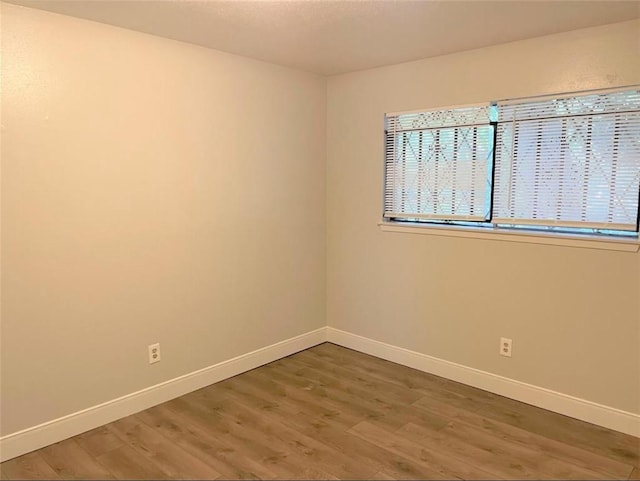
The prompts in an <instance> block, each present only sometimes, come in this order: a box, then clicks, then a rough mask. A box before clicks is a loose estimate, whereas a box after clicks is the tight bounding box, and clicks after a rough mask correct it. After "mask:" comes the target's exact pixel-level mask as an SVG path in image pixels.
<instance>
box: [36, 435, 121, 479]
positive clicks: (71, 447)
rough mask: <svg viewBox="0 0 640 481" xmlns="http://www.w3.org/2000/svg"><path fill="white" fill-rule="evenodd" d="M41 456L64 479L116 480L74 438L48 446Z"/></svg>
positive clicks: (41, 451)
mask: <svg viewBox="0 0 640 481" xmlns="http://www.w3.org/2000/svg"><path fill="white" fill-rule="evenodd" d="M40 455H41V456H42V459H44V460H45V461H46V462H47V464H48V465H49V466H51V467H52V468H53V470H54V471H55V472H56V473H57V474H58V476H60V478H62V479H114V477H113V475H112V474H111V472H110V471H109V470H108V469H106V468H105V467H104V466H103V465H101V464H100V463H98V462H97V461H96V460H95V458H94V457H92V456H91V455H90V454H89V453H88V452H87V451H85V450H84V449H83V448H82V447H81V446H80V444H79V443H78V442H77V440H76V439H74V438H71V439H67V440H65V441H61V442H59V443H56V444H52V445H51V446H47V447H46V448H43V449H41V450H40Z"/></svg>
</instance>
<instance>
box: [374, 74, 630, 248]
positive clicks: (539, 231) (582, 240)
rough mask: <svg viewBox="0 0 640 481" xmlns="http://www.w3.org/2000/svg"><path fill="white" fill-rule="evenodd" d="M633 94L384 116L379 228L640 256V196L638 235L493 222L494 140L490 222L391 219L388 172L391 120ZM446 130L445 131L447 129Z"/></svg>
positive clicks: (620, 89) (559, 95) (601, 91)
mask: <svg viewBox="0 0 640 481" xmlns="http://www.w3.org/2000/svg"><path fill="white" fill-rule="evenodd" d="M629 90H640V85H628V86H622V87H615V88H609V89H594V90H584V91H577V92H564V93H556V94H544V95H539V96H532V97H522V98H511V99H503V100H499V101H490V102H486V103H483V104H469V105H456V106H446V107H439V108H430V109H422V110H411V111H403V112H391V113H385V114H384V127H385V128H384V152H383V189H382V191H383V196H382V220H381V221H380V222H379V226H380V228H381V230H382V231H385V232H404V233H419V234H433V235H439V236H443V235H444V236H453V237H467V238H468V237H472V238H482V239H495V240H504V241H515V242H529V243H542V244H554V245H572V246H577V247H589V248H599V249H612V250H624V251H632V252H637V251H638V249H639V246H640V229H639V226H640V193H639V205H638V208H637V210H636V214H637V217H638V219H639V221H637V222H636V230H635V231H631V230H630V231H622V230H616V229H602V228H591V227H580V226H579V225H578V226H576V227H575V228H570V227H569V228H568V227H566V226H564V227H554V226H553V224H551V223H550V224H549V225H539V226H533V225H530V224H508V223H504V222H500V223H496V222H494V220H493V217H494V216H495V212H494V208H495V206H494V197H495V189H496V179H495V172H496V163H497V162H496V150H495V149H497V144H496V143H495V139H494V146H493V149H494V150H493V153H492V156H491V160H490V161H489V162H490V165H491V170H490V172H489V175H490V177H491V184H490V199H491V201H490V212H489V218H488V220H486V221H484V222H483V221H475V220H474V221H468V222H465V221H460V220H455V219H450V220H446V219H445V220H442V219H435V220H434V219H417V218H411V217H410V214H408V215H407V216H406V217H405V218H393V217H388V216H387V200H386V199H387V195H388V194H387V185H388V181H387V172H388V159H389V157H388V153H387V147H388V135H389V132H388V130H387V126H388V118H389V117H391V116H398V115H407V114H418V113H423V112H439V111H447V110H456V109H465V108H470V107H478V106H495V105H498V106H499V105H500V104H501V103H503V104H513V103H517V102H539V101H544V100H553V99H562V98H566V97H571V96H583V95H590V94H591V95H593V94H612V93H616V92H623V91H629ZM490 124H491V125H492V126H493V128H494V133H495V132H497V125H498V122H493V121H490V122H489V123H487V125H490ZM443 128H444V127H443Z"/></svg>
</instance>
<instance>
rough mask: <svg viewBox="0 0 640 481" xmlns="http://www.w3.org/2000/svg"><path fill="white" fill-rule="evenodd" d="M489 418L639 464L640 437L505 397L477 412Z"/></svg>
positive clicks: (634, 464)
mask: <svg viewBox="0 0 640 481" xmlns="http://www.w3.org/2000/svg"><path fill="white" fill-rule="evenodd" d="M477 413H478V414H480V415H482V416H485V417H487V418H489V419H494V420H496V421H501V422H503V423H505V424H511V425H513V426H516V427H519V428H522V429H525V430H528V431H531V432H533V433H536V434H539V435H541V436H545V437H548V438H551V439H555V440H556V441H559V442H563V443H568V444H572V445H575V446H578V447H580V448H582V449H585V450H587V451H591V452H593V453H596V454H600V455H603V456H607V457H610V458H612V459H615V460H617V461H620V462H622V463H625V464H630V465H633V466H635V467H640V439H638V438H635V437H633V436H629V435H627V434H623V433H619V432H616V431H612V430H610V429H606V428H603V427H600V426H596V425H594V424H589V423H585V422H583V421H579V420H577V419H573V418H570V417H568V416H563V415H561V414H557V413H553V412H550V411H547V410H545V409H541V408H538V407H535V406H530V405H528V404H525V403H520V402H517V401H513V400H511V399H507V398H502V399H500V400H499V401H495V403H494V405H492V406H486V407H483V408H481V409H480V410H478V411H477Z"/></svg>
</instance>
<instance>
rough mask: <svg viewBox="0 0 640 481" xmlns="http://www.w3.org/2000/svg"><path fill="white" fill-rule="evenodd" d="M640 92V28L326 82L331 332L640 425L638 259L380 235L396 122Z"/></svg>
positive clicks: (602, 30) (585, 33)
mask: <svg viewBox="0 0 640 481" xmlns="http://www.w3.org/2000/svg"><path fill="white" fill-rule="evenodd" d="M634 83H640V23H639V22H637V21H632V22H624V23H618V24H612V25H608V26H604V27H598V28H590V29H584V30H577V31H573V32H568V33H564V34H559V35H553V36H547V37H540V38H536V39H531V40H527V41H522V42H515V43H510V44H504V45H499V46H494V47H490V48H484V49H479V50H474V51H468V52H464V53H459V54H454V55H448V56H442V57H437V58H432V59H426V60H422V61H418V62H412V63H406V64H401V65H396V66H391V67H385V68H379V69H373V70H366V71H361V72H356V73H352V74H345V75H340V76H334V77H330V78H329V80H328V87H327V89H328V90H327V126H328V127H327V193H328V194H327V195H328V197H327V216H328V217H327V276H328V277H327V282H328V290H327V296H328V304H327V316H328V324H329V326H331V327H335V328H338V329H342V330H344V331H348V332H351V333H354V334H358V335H361V336H365V337H368V338H371V339H374V340H378V341H382V342H386V343H389V344H392V345H394V346H399V347H403V348H407V349H411V350H413V351H417V352H420V353H424V354H428V355H431V356H435V357H437V358H440V359H444V360H448V361H452V362H456V363H459V364H463V365H466V366H470V367H473V368H477V369H481V370H484V371H487V372H491V373H495V374H499V375H502V376H506V377H508V378H511V379H515V380H519V381H522V382H526V383H530V384H533V385H536V386H540V387H544V388H548V389H552V390H554V391H558V392H561V393H565V394H569V395H572V396H577V397H580V398H583V399H587V400H590V401H593V402H597V403H601V404H604V405H607V406H611V407H615V408H618V409H622V410H626V411H629V412H632V413H640V348H639V346H640V342H639V341H640V296H639V293H640V283H639V281H640V278H639V272H640V254H638V253H628V252H613V251H602V250H592V249H582V248H574V247H561V246H549V245H535V244H522V243H513V242H500V241H493V240H481V239H466V238H450V237H436V236H427V235H415V234H400V233H390V232H382V231H381V230H380V228H379V227H378V225H377V224H378V222H379V221H380V220H381V211H382V180H383V164H382V162H383V118H384V113H385V112H398V111H405V110H416V109H421V108H436V107H443V106H452V105H461V104H473V103H478V102H486V101H489V100H497V99H503V98H513V97H523V96H530V95H538V94H546V93H555V92H565V91H574V90H583V89H593V88H604V87H612V86H619V85H628V84H634ZM501 336H504V337H509V338H512V339H513V357H512V358H505V357H501V356H499V355H498V343H499V338H500V337H501Z"/></svg>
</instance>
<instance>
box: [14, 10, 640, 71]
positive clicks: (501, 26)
mask: <svg viewBox="0 0 640 481" xmlns="http://www.w3.org/2000/svg"><path fill="white" fill-rule="evenodd" d="M8 1H9V2H10V3H17V4H21V5H25V6H29V7H34V8H41V9H44V10H50V11H52V12H58V13H63V14H66V15H71V16H75V17H81V18H86V19H90V20H95V21H98V22H102V23H108V24H111V25H117V26H120V27H125V28H129V29H132V30H138V31H141V32H146V33H150V34H154V35H159V36H162V37H168V38H172V39H175V40H181V41H184V42H190V43H194V44H197V45H202V46H205V47H210V48H214V49H217V50H222V51H225V52H230V53H234V54H238V55H243V56H246V57H252V58H255V59H259V60H264V61H267V62H272V63H276V64H280V65H285V66H288V67H293V68H297V69H301V70H306V71H309V72H315V73H318V74H323V75H332V74H338V73H344V72H350V71H354V70H361V69H366V68H372V67H379V66H382V65H390V64H395V63H400V62H407V61H411V60H417V59H420V58H426V57H433V56H436V55H443V54H447V53H452V52H459V51H462V50H469V49H474V48H479V47H484V46H488V45H495V44H498V43H505V42H510V41H514V40H522V39H526V38H531V37H537V36H541V35H547V34H551V33H558V32H563V31H568V30H575V29H578V28H584V27H590V26H596V25H603V24H607V23H614V22H620V21H624V20H631V19H633V18H638V17H640V1H614V0H610V1H591V0H587V1H579V0H571V1H563V0H555V1H546V0H545V1H542V0H540V1H483V0H475V1H452V0H448V1H427V0H422V1H419V0H413V1H407V0H351V1H335V0H284V1H283V0H279V1H271V0H250V1H247V0H215V1H214V0H208V1H206V0H200V1H192V0H126V1H123V0H8ZM639 35H640V32H639Z"/></svg>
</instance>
